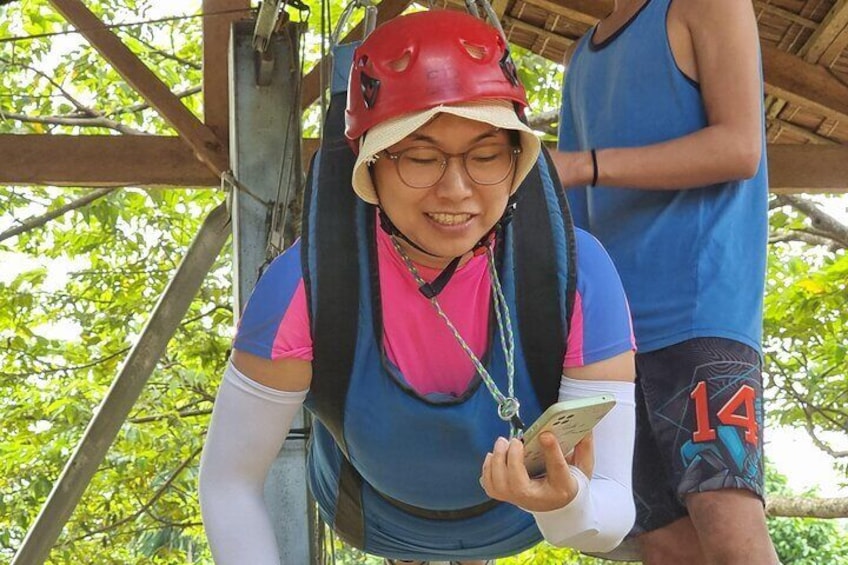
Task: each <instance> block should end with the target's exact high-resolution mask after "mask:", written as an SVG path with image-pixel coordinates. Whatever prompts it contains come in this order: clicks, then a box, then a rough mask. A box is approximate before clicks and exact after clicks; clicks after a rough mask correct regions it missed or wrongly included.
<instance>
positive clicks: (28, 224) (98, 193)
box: [0, 112, 116, 241]
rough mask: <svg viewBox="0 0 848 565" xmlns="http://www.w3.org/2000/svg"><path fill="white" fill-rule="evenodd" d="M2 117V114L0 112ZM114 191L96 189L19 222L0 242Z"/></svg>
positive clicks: (2, 236) (1, 237) (3, 234)
mask: <svg viewBox="0 0 848 565" xmlns="http://www.w3.org/2000/svg"><path fill="white" fill-rule="evenodd" d="M0 115H2V112H0ZM114 190H116V189H115V188H98V189H97V190H93V191H91V192H89V193H88V194H86V195H85V196H83V197H82V198H78V199H76V200H74V201H72V202H68V203H67V204H65V205H64V206H61V207H59V208H56V209H55V210H51V211H49V212H47V213H46V214H42V215H41V216H34V217H32V218H30V219H28V220H24V221H23V222H21V225H19V226H17V227H14V228H11V229H8V230H6V231H4V232H3V233H0V241H4V240H7V239H9V238H10V237H14V236H16V235H20V234H22V233H24V232H28V231H30V230H33V229H35V228H39V227H41V226H43V225H44V224H46V223H47V222H49V221H50V220H55V219H56V218H58V217H59V216H62V215H63V214H65V213H67V212H70V211H71V210H76V209H77V208H82V207H83V206H87V205H88V204H91V203H92V202H94V201H95V200H97V199H98V198H102V197H104V196H106V195H107V194H109V193H110V192H112V191H114Z"/></svg>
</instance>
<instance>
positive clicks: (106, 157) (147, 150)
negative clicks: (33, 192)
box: [0, 135, 220, 187]
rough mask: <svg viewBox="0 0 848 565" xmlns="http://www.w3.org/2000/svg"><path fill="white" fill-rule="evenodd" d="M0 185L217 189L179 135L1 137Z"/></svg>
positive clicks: (211, 176)
mask: <svg viewBox="0 0 848 565" xmlns="http://www.w3.org/2000/svg"><path fill="white" fill-rule="evenodd" d="M0 155H2V156H3V164H2V166H0V184H13V185H14V184H20V185H26V184H36V185H54V186H167V187H178V186H192V187H198V186H219V185H220V180H219V179H218V178H217V177H216V176H215V175H214V174H213V173H212V172H210V171H209V168H208V167H206V166H205V165H204V164H203V163H201V162H200V161H199V160H198V159H197V158H196V157H195V155H194V153H192V151H191V149H190V148H189V147H188V146H187V145H186V144H185V143H184V142H183V141H182V140H180V138H178V137H173V136H169V137H165V136H152V135H151V136H147V135H139V136H123V135H86V136H82V135H0Z"/></svg>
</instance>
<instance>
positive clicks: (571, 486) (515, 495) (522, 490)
mask: <svg viewBox="0 0 848 565" xmlns="http://www.w3.org/2000/svg"><path fill="white" fill-rule="evenodd" d="M539 442H540V443H541V445H542V449H543V450H544V455H545V470H546V471H545V473H546V474H545V475H544V476H542V477H538V478H535V479H532V478H530V476H529V475H528V474H527V469H526V468H525V467H524V444H523V443H522V442H521V441H520V440H517V439H513V440H510V441H507V440H506V439H504V438H502V437H501V438H498V439H497V441H496V442H495V446H494V448H493V449H492V452H491V453H488V454H487V455H486V459H485V461H483V469H482V472H481V476H480V485H481V486H482V487H483V490H485V491H486V494H487V495H489V496H490V497H491V498H494V499H495V500H501V501H503V502H509V503H511V504H514V505H516V506H519V507H521V508H523V509H524V510H529V511H532V512H547V511H550V510H557V509H559V508H562V507H564V506H566V505H567V504H568V503H570V502H571V501H572V500H574V497H575V496H577V491H578V488H579V487H578V484H577V479H575V478H574V477H573V476H572V474H571V469H570V467H569V463H570V464H571V465H574V466H575V467H577V468H578V469H580V471H582V472H583V474H584V475H586V477H587V478H591V477H592V469H593V467H594V465H595V453H594V448H593V446H592V434H589V435H588V436H586V437H585V438H584V439H583V440H581V441H580V443H578V444H577V445H576V446H575V447H574V453H573V454H572V455H571V456H569V458H568V459H569V460H570V461H569V460H566V458H565V456H564V455H563V453H562V449H560V447H559V443H558V442H557V440H556V437H554V435H553V434H552V433H550V432H545V433H543V434H542V435H541V436H540V437H539Z"/></svg>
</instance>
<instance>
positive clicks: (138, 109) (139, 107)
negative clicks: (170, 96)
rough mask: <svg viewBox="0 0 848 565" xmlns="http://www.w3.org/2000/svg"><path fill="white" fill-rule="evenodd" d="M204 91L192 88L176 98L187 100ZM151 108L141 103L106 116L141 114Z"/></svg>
mask: <svg viewBox="0 0 848 565" xmlns="http://www.w3.org/2000/svg"><path fill="white" fill-rule="evenodd" d="M202 91H203V87H202V86H192V87H191V88H186V89H185V90H181V91H180V92H175V93H174V96H175V97H177V98H180V99H182V98H185V97H187V96H192V95H194V94H197V93H199V92H202ZM148 108H150V104H148V103H147V102H141V103H139V104H133V105H132V106H127V107H126V108H118V109H117V110H114V111H112V112H109V113H108V114H106V115H107V116H110V117H114V116H120V115H121V114H134V113H136V112H141V111H142V110H147V109H148Z"/></svg>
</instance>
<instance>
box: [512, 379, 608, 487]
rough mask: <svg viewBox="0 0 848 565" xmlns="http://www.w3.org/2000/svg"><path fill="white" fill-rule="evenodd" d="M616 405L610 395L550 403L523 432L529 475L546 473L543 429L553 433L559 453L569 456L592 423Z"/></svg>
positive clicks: (525, 458) (592, 425)
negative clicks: (542, 437)
mask: <svg viewBox="0 0 848 565" xmlns="http://www.w3.org/2000/svg"><path fill="white" fill-rule="evenodd" d="M614 405H615V398H614V397H613V396H610V395H599V396H591V397H588V398H577V399H574V400H565V401H563V402H557V403H556V404H553V405H551V406H550V407H549V408H548V409H547V410H545V411H544V412H543V413H542V415H541V416H539V419H538V420H536V421H535V422H534V423H533V425H532V426H530V427H529V428H527V431H525V432H524V466H525V467H526V468H527V472H528V474H529V475H530V476H531V477H537V476H539V475H544V474H545V455H544V451H543V450H542V445H541V443H539V435H540V434H541V433H542V432H551V433H553V434H554V435H555V436H556V438H557V440H558V441H559V446H560V447H561V448H562V453H563V454H564V455H568V454H569V453H570V452H571V450H572V449H574V446H575V445H577V443H578V442H579V441H580V440H581V439H583V438H584V437H585V436H586V434H588V433H589V432H590V431H591V430H592V428H594V427H595V424H597V423H598V422H600V421H601V419H602V418H603V417H604V416H606V414H607V412H609V411H610V410H611V409H612V407H613V406H614Z"/></svg>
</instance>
